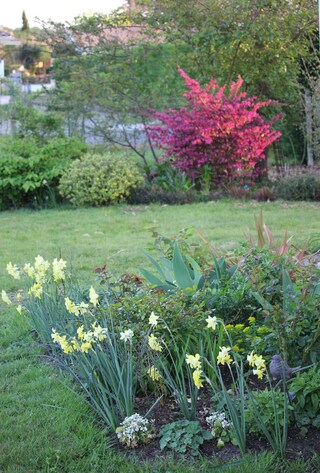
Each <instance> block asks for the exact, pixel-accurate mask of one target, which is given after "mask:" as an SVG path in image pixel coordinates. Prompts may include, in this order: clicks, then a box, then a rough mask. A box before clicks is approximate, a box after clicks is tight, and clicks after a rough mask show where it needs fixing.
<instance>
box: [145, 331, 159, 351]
mask: <svg viewBox="0 0 320 473" xmlns="http://www.w3.org/2000/svg"><path fill="white" fill-rule="evenodd" d="M148 344H149V347H150V348H151V350H154V351H162V346H161V343H159V342H158V341H157V339H156V337H155V336H154V335H153V333H152V334H151V335H149V337H148Z"/></svg>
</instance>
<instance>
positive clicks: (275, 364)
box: [270, 355, 301, 380]
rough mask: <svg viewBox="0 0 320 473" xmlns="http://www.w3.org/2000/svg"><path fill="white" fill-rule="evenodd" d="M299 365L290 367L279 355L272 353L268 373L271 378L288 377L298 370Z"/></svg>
mask: <svg viewBox="0 0 320 473" xmlns="http://www.w3.org/2000/svg"><path fill="white" fill-rule="evenodd" d="M300 368H301V367H300V366H296V367H295V368H290V366H288V365H287V363H286V362H285V361H284V360H283V359H282V358H281V356H280V355H274V356H273V357H272V359H271V362H270V373H271V376H272V378H273V379H275V380H277V379H288V378H291V376H292V375H293V373H296V372H297V371H299V370H300Z"/></svg>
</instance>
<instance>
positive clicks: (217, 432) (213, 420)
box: [206, 412, 235, 448]
mask: <svg viewBox="0 0 320 473" xmlns="http://www.w3.org/2000/svg"><path fill="white" fill-rule="evenodd" d="M206 422H207V424H208V425H209V427H210V428H211V434H212V437H213V438H214V439H216V440H217V447H219V448H221V447H224V445H225V443H228V442H232V443H235V439H234V437H233V435H232V430H231V422H229V420H228V419H227V417H226V415H225V413H224V412H213V413H212V414H211V415H210V416H208V417H206Z"/></svg>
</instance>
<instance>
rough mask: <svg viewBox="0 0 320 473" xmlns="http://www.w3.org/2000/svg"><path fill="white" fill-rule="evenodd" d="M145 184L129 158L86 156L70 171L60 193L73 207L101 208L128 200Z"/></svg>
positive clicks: (65, 176) (72, 166) (65, 175)
mask: <svg viewBox="0 0 320 473" xmlns="http://www.w3.org/2000/svg"><path fill="white" fill-rule="evenodd" d="M143 181H144V180H143V177H142V173H141V172H140V170H139V168H138V167H137V166H136V165H135V164H134V163H132V162H131V161H129V160H127V159H126V158H125V157H119V156H113V155H111V154H104V155H86V156H84V157H83V158H81V159H77V160H75V161H74V162H73V163H72V164H71V166H70V168H68V169H67V170H66V172H65V173H64V175H63V176H62V178H61V180H60V185H59V191H60V193H61V195H62V196H63V197H65V198H66V199H68V200H69V201H70V202H71V203H72V204H73V205H92V206H99V205H107V204H110V203H114V202H119V201H122V200H124V199H126V198H127V197H128V196H129V195H130V192H131V190H132V189H135V188H138V187H139V186H140V185H142V184H143Z"/></svg>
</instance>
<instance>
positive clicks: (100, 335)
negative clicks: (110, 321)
mask: <svg viewBox="0 0 320 473" xmlns="http://www.w3.org/2000/svg"><path fill="white" fill-rule="evenodd" d="M91 327H92V328H93V335H94V337H95V338H97V339H98V340H99V342H102V341H103V340H105V339H106V338H107V337H106V335H105V334H106V332H107V331H108V329H106V328H102V327H101V326H100V325H97V322H94V323H93V324H92V325H91Z"/></svg>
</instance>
